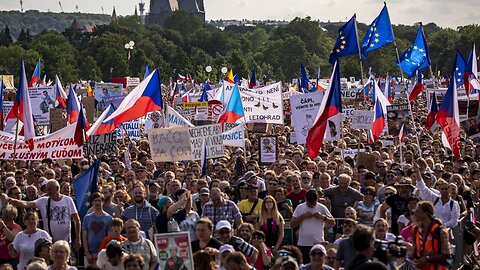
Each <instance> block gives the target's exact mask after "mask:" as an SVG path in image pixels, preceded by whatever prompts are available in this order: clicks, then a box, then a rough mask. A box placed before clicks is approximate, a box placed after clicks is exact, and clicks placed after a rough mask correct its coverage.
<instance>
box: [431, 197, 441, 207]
mask: <svg viewBox="0 0 480 270" xmlns="http://www.w3.org/2000/svg"><path fill="white" fill-rule="evenodd" d="M438 201H440V197H437V198H436V199H435V201H434V202H433V205H437V203H438Z"/></svg>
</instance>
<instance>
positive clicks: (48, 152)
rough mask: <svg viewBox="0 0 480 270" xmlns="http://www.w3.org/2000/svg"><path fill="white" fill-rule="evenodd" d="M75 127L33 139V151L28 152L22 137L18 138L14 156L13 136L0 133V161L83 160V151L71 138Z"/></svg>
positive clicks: (71, 126)
mask: <svg viewBox="0 0 480 270" xmlns="http://www.w3.org/2000/svg"><path fill="white" fill-rule="evenodd" d="M75 127H76V126H75V125H69V126H66V127H65V128H63V129H61V130H59V131H57V132H54V133H51V134H48V135H44V136H38V137H34V138H33V143H34V146H35V147H34V149H33V150H32V151H30V149H29V148H28V145H27V144H26V143H25V140H24V137H23V136H18V138H17V145H16V148H17V150H16V152H15V156H14V155H13V148H14V146H15V134H12V133H7V132H4V131H0V159H6V160H12V159H15V160H42V159H46V158H50V159H66V158H83V151H82V148H81V147H78V146H77V144H76V143H75V141H74V139H73V137H74V134H75Z"/></svg>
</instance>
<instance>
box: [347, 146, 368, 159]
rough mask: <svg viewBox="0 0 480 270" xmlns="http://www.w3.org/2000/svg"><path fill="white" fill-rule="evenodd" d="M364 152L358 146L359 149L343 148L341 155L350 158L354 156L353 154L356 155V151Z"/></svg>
mask: <svg viewBox="0 0 480 270" xmlns="http://www.w3.org/2000/svg"><path fill="white" fill-rule="evenodd" d="M363 152H365V149H364V148H360V149H345V150H343V157H352V158H355V156H356V155H357V153H363Z"/></svg>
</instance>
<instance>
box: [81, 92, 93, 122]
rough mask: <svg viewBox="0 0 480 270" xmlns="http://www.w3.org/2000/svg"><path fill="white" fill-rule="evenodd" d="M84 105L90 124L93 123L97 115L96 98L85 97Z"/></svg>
mask: <svg viewBox="0 0 480 270" xmlns="http://www.w3.org/2000/svg"><path fill="white" fill-rule="evenodd" d="M82 103H83V107H84V108H85V113H86V115H87V120H88V122H89V123H93V116H94V115H95V97H84V98H83V99H82Z"/></svg>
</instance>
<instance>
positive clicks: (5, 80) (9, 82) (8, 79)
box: [0, 75, 15, 90]
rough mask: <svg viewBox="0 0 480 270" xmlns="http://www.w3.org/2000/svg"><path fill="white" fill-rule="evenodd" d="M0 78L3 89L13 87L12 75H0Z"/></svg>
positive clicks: (11, 88)
mask: <svg viewBox="0 0 480 270" xmlns="http://www.w3.org/2000/svg"><path fill="white" fill-rule="evenodd" d="M0 80H3V85H5V89H7V90H13V89H15V86H14V84H13V82H14V81H13V75H0Z"/></svg>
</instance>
